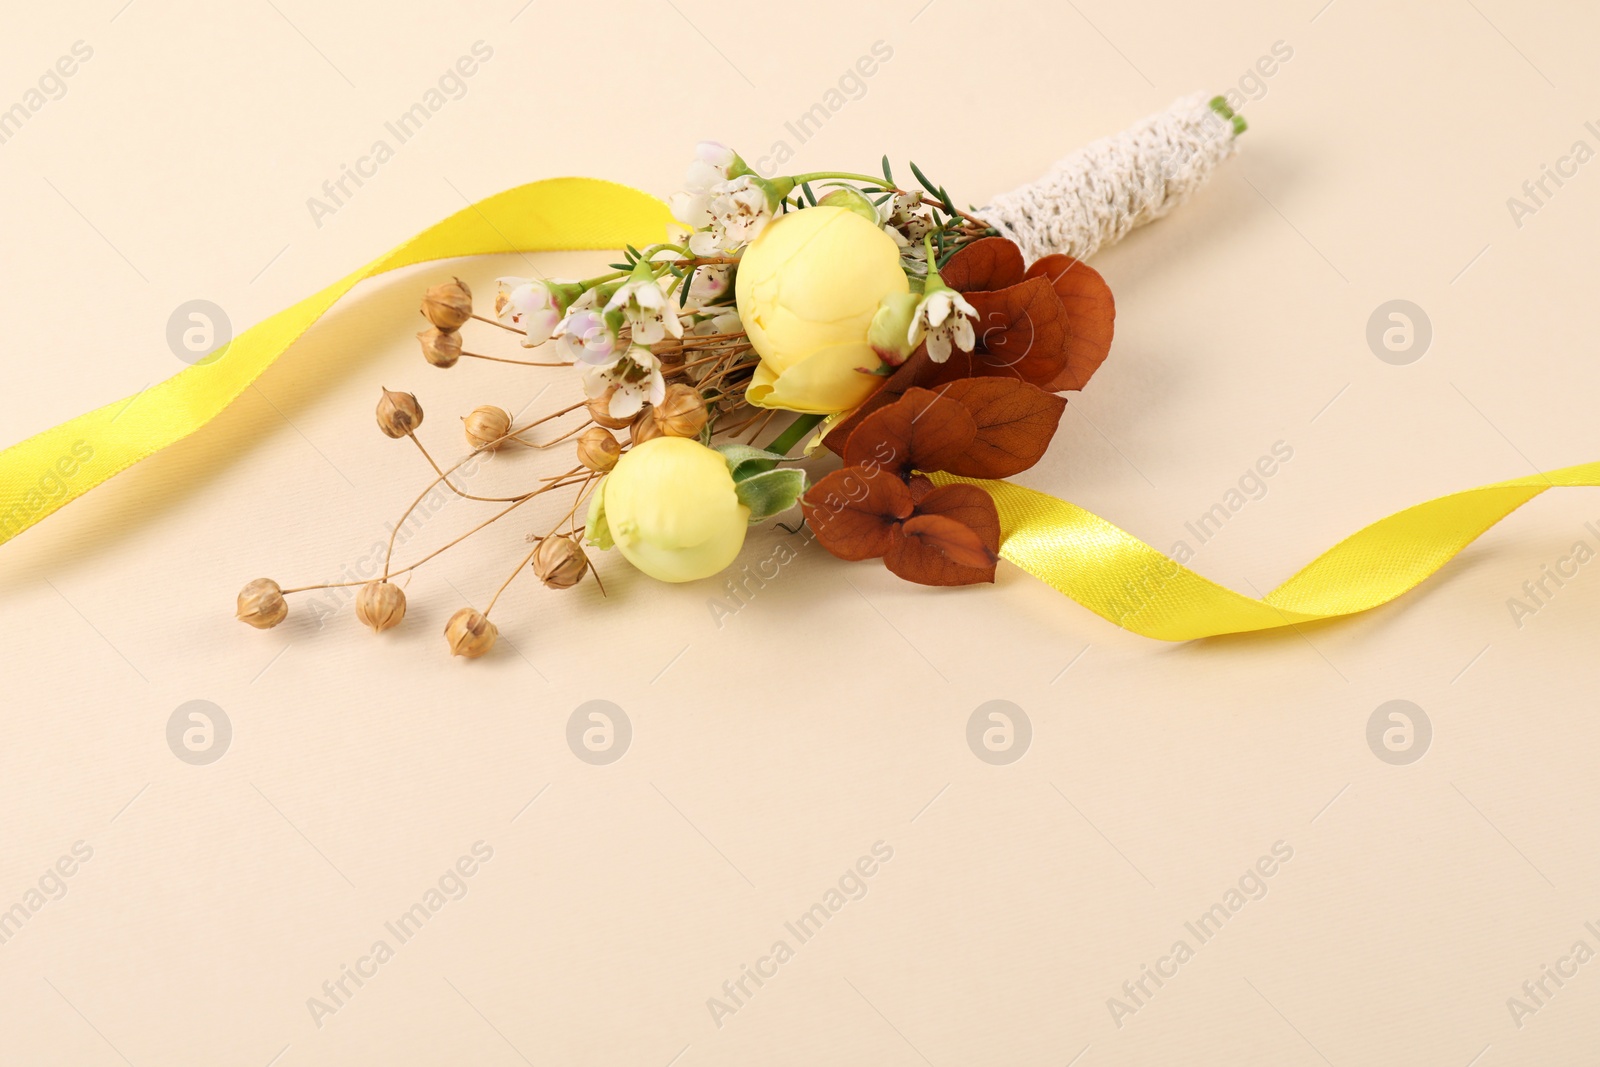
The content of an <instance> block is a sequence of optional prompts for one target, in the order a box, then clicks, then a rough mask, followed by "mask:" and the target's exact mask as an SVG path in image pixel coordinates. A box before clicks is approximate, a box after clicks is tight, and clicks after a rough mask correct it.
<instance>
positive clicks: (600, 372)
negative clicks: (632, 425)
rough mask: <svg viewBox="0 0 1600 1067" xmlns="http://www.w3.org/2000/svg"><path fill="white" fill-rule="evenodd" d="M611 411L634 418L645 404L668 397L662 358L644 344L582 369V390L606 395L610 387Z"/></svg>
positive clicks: (589, 394)
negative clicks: (597, 364) (659, 358)
mask: <svg viewBox="0 0 1600 1067" xmlns="http://www.w3.org/2000/svg"><path fill="white" fill-rule="evenodd" d="M613 385H614V386H616V387H617V391H616V392H615V393H612V394H611V403H610V405H609V408H608V414H610V416H611V417H612V418H614V419H631V418H633V417H634V416H635V415H637V414H638V413H639V410H640V409H641V408H643V407H644V406H645V404H646V403H650V404H659V403H661V402H662V401H663V400H665V399H666V396H667V383H666V381H665V379H663V378H662V377H661V361H660V360H658V359H656V357H655V353H654V352H651V351H650V350H649V349H648V348H645V347H643V346H642V345H633V346H631V347H629V348H628V349H627V350H626V351H625V352H622V353H621V354H619V355H618V356H617V357H616V358H615V359H613V360H612V361H611V362H609V363H606V364H603V365H601V366H591V367H587V368H585V369H584V372H583V390H584V392H585V393H586V394H587V395H588V396H590V397H596V396H603V395H604V394H605V391H606V390H607V389H609V388H610V387H611V386H613Z"/></svg>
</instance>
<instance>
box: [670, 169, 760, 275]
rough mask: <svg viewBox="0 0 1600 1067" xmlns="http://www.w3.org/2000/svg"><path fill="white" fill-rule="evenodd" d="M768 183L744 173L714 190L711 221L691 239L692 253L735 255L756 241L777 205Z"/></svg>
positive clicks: (710, 202) (709, 204)
mask: <svg viewBox="0 0 1600 1067" xmlns="http://www.w3.org/2000/svg"><path fill="white" fill-rule="evenodd" d="M765 186H766V183H764V182H761V181H760V179H758V178H756V177H755V175H753V174H741V175H740V176H739V177H737V178H732V179H730V180H728V181H725V182H719V183H717V184H716V185H715V186H713V187H712V190H711V199H710V201H709V203H708V205H707V208H706V210H707V212H708V213H709V215H710V221H709V223H707V224H706V228H704V229H700V230H699V231H698V232H696V233H694V234H693V235H691V236H690V238H689V251H691V252H693V253H694V254H695V255H697V256H715V255H718V254H720V253H723V252H732V251H734V250H736V249H739V248H742V247H743V246H745V245H747V244H749V243H750V242H751V241H754V240H755V239H756V235H758V234H759V233H760V232H761V231H762V230H764V229H765V228H766V226H767V223H769V222H771V221H772V214H773V203H772V200H771V198H770V197H769V196H768V191H767V188H766V187H765Z"/></svg>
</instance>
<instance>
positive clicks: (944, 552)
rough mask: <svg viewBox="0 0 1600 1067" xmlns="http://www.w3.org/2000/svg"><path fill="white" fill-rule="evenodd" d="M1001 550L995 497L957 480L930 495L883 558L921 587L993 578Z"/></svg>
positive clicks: (899, 530) (895, 536)
mask: <svg viewBox="0 0 1600 1067" xmlns="http://www.w3.org/2000/svg"><path fill="white" fill-rule="evenodd" d="M974 546H976V547H974ZM999 550H1000V516H999V514H998V513H997V512H996V511H995V506H994V501H993V500H991V499H990V497H989V494H988V493H985V492H984V491H983V490H982V489H979V488H978V487H977V486H975V485H965V484H962V483H954V484H951V485H942V486H940V487H938V488H937V489H935V490H934V491H933V492H931V493H929V494H928V495H927V497H926V498H924V499H923V501H922V503H921V504H919V505H918V506H917V514H916V515H915V516H914V517H912V518H911V519H909V520H907V521H906V522H905V523H903V524H901V525H900V526H899V527H898V528H896V529H895V530H894V531H893V533H892V535H891V538H890V544H889V548H888V551H886V552H885V553H884V557H883V562H884V565H885V566H886V567H888V568H889V570H890V571H892V572H893V573H895V574H897V575H899V576H900V577H902V578H904V579H906V580H907V581H911V582H918V583H920V584H922V585H973V584H975V583H978V582H992V581H994V572H995V560H996V559H997V558H998V556H999Z"/></svg>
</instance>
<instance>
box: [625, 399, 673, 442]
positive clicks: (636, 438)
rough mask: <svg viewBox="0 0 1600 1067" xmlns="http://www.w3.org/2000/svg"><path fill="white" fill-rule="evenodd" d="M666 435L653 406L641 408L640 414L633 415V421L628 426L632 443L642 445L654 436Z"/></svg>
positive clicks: (629, 440)
mask: <svg viewBox="0 0 1600 1067" xmlns="http://www.w3.org/2000/svg"><path fill="white" fill-rule="evenodd" d="M664 436H666V434H665V433H664V432H663V431H662V429H661V423H659V422H658V421H656V411H655V408H652V407H644V408H640V409H639V414H637V415H635V416H634V417H633V422H632V423H630V424H629V426H628V442H629V443H630V444H634V445H642V444H644V443H645V442H646V441H649V440H651V439H652V438H656V437H664Z"/></svg>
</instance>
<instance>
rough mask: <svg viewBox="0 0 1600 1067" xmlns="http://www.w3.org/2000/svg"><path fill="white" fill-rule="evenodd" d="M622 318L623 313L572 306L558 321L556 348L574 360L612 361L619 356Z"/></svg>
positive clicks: (599, 362)
mask: <svg viewBox="0 0 1600 1067" xmlns="http://www.w3.org/2000/svg"><path fill="white" fill-rule="evenodd" d="M619 320H620V316H608V315H607V314H606V313H605V312H604V311H600V310H598V309H596V308H592V307H584V308H573V309H572V310H571V311H569V312H567V316H566V318H564V319H562V320H561V321H560V322H559V323H557V324H556V328H555V333H554V335H553V336H554V337H555V342H556V347H557V348H558V349H559V350H560V351H561V354H562V355H563V356H565V357H566V358H567V359H570V360H572V361H573V362H575V363H586V364H588V365H590V366H599V365H602V364H607V363H610V362H611V361H612V360H614V359H616V357H617V348H618V341H617V328H618V325H619Z"/></svg>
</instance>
